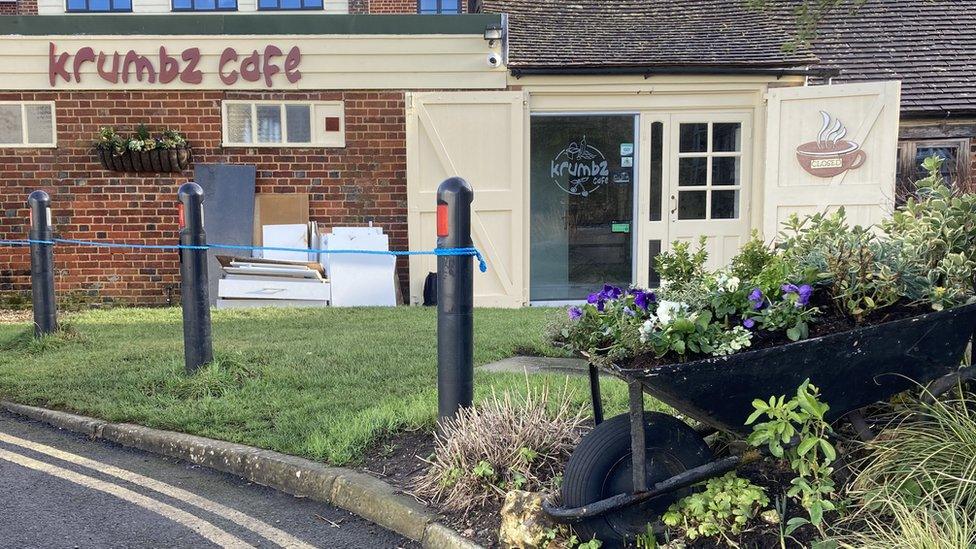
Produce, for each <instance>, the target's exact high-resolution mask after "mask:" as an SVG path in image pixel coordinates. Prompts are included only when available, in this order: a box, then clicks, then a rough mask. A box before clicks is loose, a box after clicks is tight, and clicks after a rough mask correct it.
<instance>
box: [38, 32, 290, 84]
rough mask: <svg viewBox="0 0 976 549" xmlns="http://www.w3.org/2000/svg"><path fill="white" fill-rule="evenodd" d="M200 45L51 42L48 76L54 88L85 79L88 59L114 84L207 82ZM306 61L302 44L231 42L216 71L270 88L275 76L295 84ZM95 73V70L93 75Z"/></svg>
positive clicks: (235, 80) (230, 78)
mask: <svg viewBox="0 0 976 549" xmlns="http://www.w3.org/2000/svg"><path fill="white" fill-rule="evenodd" d="M201 57H202V56H201V53H200V48H187V49H185V50H183V51H182V52H179V53H175V52H174V53H170V52H168V51H167V50H166V47H165V46H160V47H159V53H158V55H155V54H152V55H143V54H140V53H136V51H135V50H129V51H127V52H125V53H119V52H117V51H116V52H111V53H107V52H104V51H98V52H96V51H95V50H94V49H93V48H90V47H83V48H79V49H78V50H77V51H75V52H73V53H71V52H58V49H57V45H55V43H54V42H51V43H50V49H49V53H48V79H49V81H50V83H51V87H52V88H54V87H57V86H58V84H59V83H72V82H73V83H76V84H81V83H82V78H87V77H88V76H89V75H88V74H82V69H83V67H85V64H86V63H90V64H92V65H94V67H95V71H96V75H97V78H100V79H102V80H104V81H105V82H109V83H112V84H118V83H119V82H121V83H123V84H127V83H129V82H130V80H132V79H135V81H137V82H148V83H149V84H169V83H170V82H174V81H176V80H177V79H178V80H179V81H180V82H183V83H184V84H190V85H198V84H201V83H203V77H204V73H203V70H202V68H201V67H200V60H201ZM301 62H302V52H301V50H300V49H298V46H294V47H292V48H291V49H290V50H288V52H287V53H285V52H283V51H282V50H281V48H279V47H277V46H274V45H268V46H266V47H265V48H264V50H263V51H258V50H252V51H251V52H250V53H243V54H240V53H238V52H237V50H236V49H234V48H232V47H228V48H224V51H223V52H221V54H220V59H219V61H218V63H217V67H216V69H217V70H216V73H217V75H218V76H219V78H220V81H221V82H223V83H224V84H225V85H227V86H233V85H234V84H236V83H238V82H241V81H243V82H259V81H261V80H262V79H263V80H264V85H265V86H266V87H268V88H271V87H272V86H273V85H274V83H275V80H276V79H278V78H279V75H280V77H283V78H284V79H285V80H287V81H288V82H289V83H291V84H294V83H296V82H298V81H299V80H301V79H302V72H301V71H300V70H298V67H299V65H301ZM91 76H95V75H91Z"/></svg>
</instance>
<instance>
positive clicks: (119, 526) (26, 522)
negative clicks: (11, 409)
mask: <svg viewBox="0 0 976 549" xmlns="http://www.w3.org/2000/svg"><path fill="white" fill-rule="evenodd" d="M215 546H225V547H276V546H277V547H296V548H303V547H305V548H307V547H323V548H336V549H340V548H357V549H358V548H363V549H367V548H368V549H373V548H377V549H380V548H399V547H402V548H405V549H406V548H411V549H413V548H416V547H418V545H417V544H416V543H414V542H411V541H409V540H406V539H405V538H403V537H401V536H399V535H397V534H394V533H393V532H390V531H388V530H385V529H383V528H381V527H379V526H376V525H375V524H372V523H370V522H367V521H366V520H363V519H361V518H359V517H357V516H356V515H353V514H351V513H349V512H347V511H343V510H341V509H337V508H335V507H331V506H328V505H325V504H322V503H318V502H315V501H311V500H307V499H299V498H295V497H293V496H290V495H288V494H284V493H282V492H278V491H276V490H272V489H270V488H265V487H263V486H258V485H256V484H252V483H250V482H248V481H246V480H243V479H240V478H238V477H234V476H231V475H227V474H224V473H220V472H216V471H212V470H210V469H206V468H203V467H199V466H196V465H192V464H190V463H187V462H184V461H180V460H175V459H170V458H165V457H160V456H156V455H153V454H147V453H145V452H141V451H138V450H132V449H128V448H124V447H121V446H118V445H115V444H111V443H107V442H103V441H91V440H88V439H87V438H86V437H83V436H81V435H77V434H75V433H70V432H66V431H61V430H58V429H55V428H53V427H50V426H48V425H46V424H42V423H39V422H35V421H31V420H26V419H22V418H19V417H16V416H13V415H10V414H7V413H0V548H7V547H10V548H18V549H24V548H35V547H36V548H44V549H48V548H52V549H53V548H62V547H66V548H93V547H99V548H101V547H113V548H114V547H126V548H130V547H131V548H135V547H152V548H163V547H167V548H169V547H174V548H175V547H215Z"/></svg>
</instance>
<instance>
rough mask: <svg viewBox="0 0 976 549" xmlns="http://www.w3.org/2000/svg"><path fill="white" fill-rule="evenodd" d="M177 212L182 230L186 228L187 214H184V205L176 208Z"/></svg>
mask: <svg viewBox="0 0 976 549" xmlns="http://www.w3.org/2000/svg"><path fill="white" fill-rule="evenodd" d="M176 212H177V215H178V217H179V220H180V221H179V223H180V229H185V228H186V214H185V213H183V204H180V205H179V206H177V207H176Z"/></svg>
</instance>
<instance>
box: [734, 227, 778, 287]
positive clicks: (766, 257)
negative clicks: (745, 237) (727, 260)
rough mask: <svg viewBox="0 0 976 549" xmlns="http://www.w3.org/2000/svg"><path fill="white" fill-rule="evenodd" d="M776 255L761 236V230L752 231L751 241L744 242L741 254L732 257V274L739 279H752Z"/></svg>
mask: <svg viewBox="0 0 976 549" xmlns="http://www.w3.org/2000/svg"><path fill="white" fill-rule="evenodd" d="M775 257H776V254H775V253H773V250H772V249H770V247H769V246H767V245H766V243H765V242H763V239H762V237H760V236H759V231H752V236H751V237H750V238H749V241H748V242H746V243H745V244H743V245H742V248H741V249H740V250H739V254H738V255H736V256H735V257H734V258H732V269H731V270H732V276H735V277H736V278H738V279H739V280H752V279H753V278H755V277H756V276H758V275H759V273H761V272H762V271H763V269H765V268H766V266H767V265H769V263H770V262H772V261H773V260H774V258H775Z"/></svg>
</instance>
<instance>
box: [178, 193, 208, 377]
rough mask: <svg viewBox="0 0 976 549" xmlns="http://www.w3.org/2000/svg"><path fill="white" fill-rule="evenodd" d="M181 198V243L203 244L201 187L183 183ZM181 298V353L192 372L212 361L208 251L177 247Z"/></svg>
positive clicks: (187, 368)
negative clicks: (178, 249)
mask: <svg viewBox="0 0 976 549" xmlns="http://www.w3.org/2000/svg"><path fill="white" fill-rule="evenodd" d="M178 196H179V200H180V245H182V246H205V245H206V244H207V233H206V231H204V229H203V189H202V188H201V187H200V185H197V184H196V183H192V182H191V183H184V184H183V185H182V186H180V190H179V193H178ZM180 300H181V302H182V304H183V356H184V357H185V359H186V372H187V373H188V374H192V373H194V372H196V371H197V369H199V368H200V366H203V365H204V364H207V363H208V362H212V361H213V336H212V334H211V329H210V296H209V292H208V289H207V250H206V249H200V250H193V249H189V250H187V249H183V250H180Z"/></svg>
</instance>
